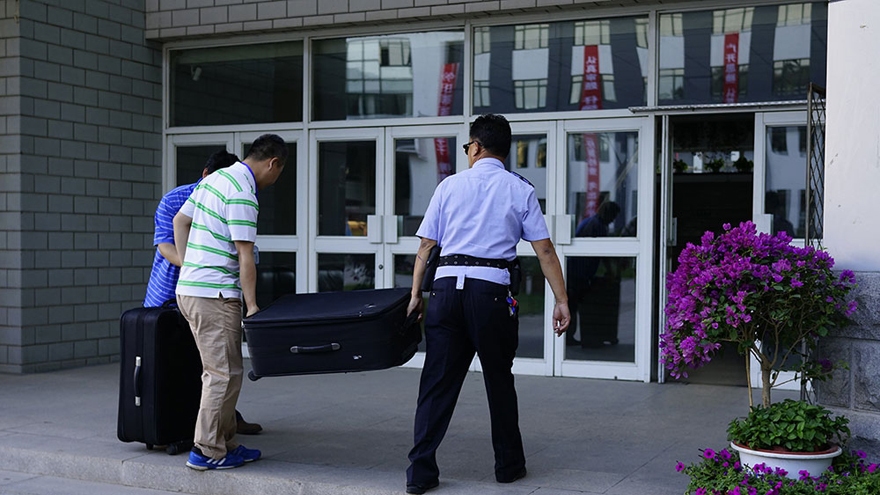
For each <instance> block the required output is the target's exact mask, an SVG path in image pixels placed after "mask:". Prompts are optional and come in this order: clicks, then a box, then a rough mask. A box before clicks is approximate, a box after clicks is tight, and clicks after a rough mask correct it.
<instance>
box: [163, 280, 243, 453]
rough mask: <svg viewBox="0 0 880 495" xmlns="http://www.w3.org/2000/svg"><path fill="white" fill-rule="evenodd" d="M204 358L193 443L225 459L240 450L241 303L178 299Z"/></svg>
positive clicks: (189, 297)
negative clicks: (237, 434) (237, 409)
mask: <svg viewBox="0 0 880 495" xmlns="http://www.w3.org/2000/svg"><path fill="white" fill-rule="evenodd" d="M177 305H178V307H180V312H181V313H183V316H184V317H186V320H187V321H188V322H189V326H190V328H191V329H192V333H193V336H194V337H195V340H196V346H198V348H199V353H200V354H201V356H202V369H203V371H202V401H201V403H200V404H199V417H198V420H197V421H196V431H195V438H194V442H195V445H196V447H198V448H199V449H200V450H201V451H202V453H203V454H205V455H206V456H208V457H211V458H213V459H222V458H223V457H224V456H225V455H226V452H227V451H229V450H233V449H235V448H236V447H238V442H236V441H235V430H236V420H235V405H236V403H237V402H238V394H239V392H241V381H242V375H243V368H244V365H243V363H242V356H241V300H240V299H227V298H222V297H220V298H216V299H209V298H206V297H193V296H183V295H178V296H177Z"/></svg>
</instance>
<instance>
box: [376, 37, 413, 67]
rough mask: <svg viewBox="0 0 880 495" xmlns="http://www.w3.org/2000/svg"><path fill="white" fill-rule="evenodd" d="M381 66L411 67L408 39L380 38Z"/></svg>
mask: <svg viewBox="0 0 880 495" xmlns="http://www.w3.org/2000/svg"><path fill="white" fill-rule="evenodd" d="M379 53H380V54H381V59H382V64H381V65H382V67H411V66H412V60H411V59H410V50H409V40H382V41H380V42H379Z"/></svg>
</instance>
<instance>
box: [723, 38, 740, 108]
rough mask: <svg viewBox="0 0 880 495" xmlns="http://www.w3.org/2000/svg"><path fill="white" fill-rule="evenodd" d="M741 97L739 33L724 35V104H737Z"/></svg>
mask: <svg viewBox="0 0 880 495" xmlns="http://www.w3.org/2000/svg"><path fill="white" fill-rule="evenodd" d="M738 97H739V33H728V34H725V35H724V93H723V95H722V100H723V101H724V103H736V100H737V98H738Z"/></svg>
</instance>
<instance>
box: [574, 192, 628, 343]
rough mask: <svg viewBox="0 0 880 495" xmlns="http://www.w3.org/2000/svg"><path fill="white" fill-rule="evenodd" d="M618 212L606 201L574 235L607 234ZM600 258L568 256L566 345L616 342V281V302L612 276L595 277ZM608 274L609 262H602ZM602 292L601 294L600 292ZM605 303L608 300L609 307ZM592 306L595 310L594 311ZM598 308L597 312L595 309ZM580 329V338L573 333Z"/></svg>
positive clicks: (601, 235) (582, 223) (618, 210)
mask: <svg viewBox="0 0 880 495" xmlns="http://www.w3.org/2000/svg"><path fill="white" fill-rule="evenodd" d="M619 214H620V206H619V205H618V204H617V203H615V202H614V201H605V202H603V203H602V204H601V205H599V208H597V209H596V213H594V214H593V215H590V216H588V217H585V218H584V219H583V220H581V221H580V223H578V226H577V228H576V229H575V234H574V235H575V237H607V236H608V231H609V226H610V225H611V223H612V222H614V220H615V219H616V218H617V216H618V215H619ZM605 261H607V260H603V258H601V257H597V256H574V257H571V258H569V259H568V270H567V273H566V275H567V287H568V311H569V314H571V320H572V323H571V325H570V326H569V327H568V331H567V332H566V334H565V343H566V345H567V346H574V345H581V346H582V347H585V348H598V347H602V345H604V343H605V342H607V343H609V344H611V345H615V344H617V343H618V339H617V312H618V309H617V305H619V303H620V301H619V294H620V288H619V280H618V281H617V284H618V287H617V294H618V297H617V301H616V303H615V301H613V300H607V299H609V297H608V296H611V297H610V299H613V292H614V288H613V287H612V286H611V284H613V283H614V281H613V279H612V278H611V277H608V276H603V277H597V274H598V273H599V267H600V264H601V263H603V262H605ZM605 267H606V270H605V272H607V275H610V274H611V273H610V271H611V263H606V265H605ZM603 291H604V292H605V294H603V293H602V292H603ZM605 303H611V305H610V306H608V305H606V304H605ZM593 309H595V310H596V311H593ZM597 311H598V314H596V312H597ZM609 313H611V314H613V322H612V323H610V324H608V325H605V324H603V323H602V321H603V320H607V319H608V317H609ZM578 329H580V337H581V339H580V340H577V339H576V338H575V332H577V331H578Z"/></svg>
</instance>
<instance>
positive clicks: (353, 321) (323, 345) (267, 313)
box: [244, 288, 422, 380]
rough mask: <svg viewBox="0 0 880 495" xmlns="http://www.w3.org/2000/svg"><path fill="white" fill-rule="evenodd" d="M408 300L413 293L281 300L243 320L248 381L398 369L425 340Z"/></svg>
mask: <svg viewBox="0 0 880 495" xmlns="http://www.w3.org/2000/svg"><path fill="white" fill-rule="evenodd" d="M409 300H410V289H409V288H397V289H372V290H357V291H350V292H319V293H316V294H288V295H285V296H282V297H281V298H279V299H278V300H276V301H275V302H273V303H272V304H271V305H270V306H268V307H267V308H265V309H263V310H261V311H260V312H258V313H257V314H255V315H253V316H251V317H249V318H245V320H244V333H245V340H246V341H247V346H248V353H249V355H250V360H251V367H252V370H251V371H250V372H249V373H248V378H250V379H251V380H257V379H259V378H261V377H264V376H285V375H307V374H315V373H344V372H349V371H367V370H379V369H386V368H391V367H394V366H399V365H401V364H403V363H405V362H407V361H409V360H410V359H411V358H412V357H413V355H414V354H415V353H416V350H417V349H418V345H419V342H421V340H422V334H421V329H420V328H419V325H417V324H415V321H414V319H412V318H410V319H407V317H406V308H407V306H408V304H409Z"/></svg>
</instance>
